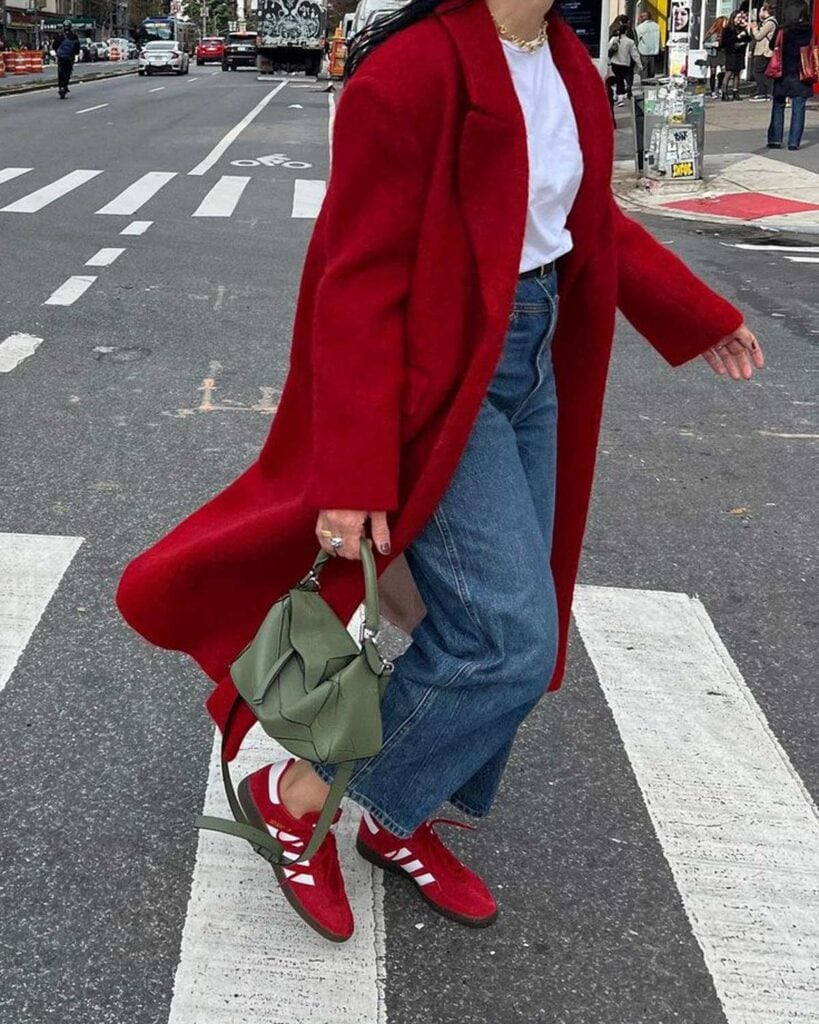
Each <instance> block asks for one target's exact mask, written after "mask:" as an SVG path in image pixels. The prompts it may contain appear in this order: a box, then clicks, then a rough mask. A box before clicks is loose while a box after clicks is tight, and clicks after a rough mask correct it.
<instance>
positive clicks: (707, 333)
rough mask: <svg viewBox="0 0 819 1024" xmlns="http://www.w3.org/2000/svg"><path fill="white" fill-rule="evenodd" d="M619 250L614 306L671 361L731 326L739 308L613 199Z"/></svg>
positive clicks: (677, 361) (699, 349)
mask: <svg viewBox="0 0 819 1024" xmlns="http://www.w3.org/2000/svg"><path fill="white" fill-rule="evenodd" d="M612 206H613V211H614V212H613V216H614V223H615V226H616V239H617V251H618V271H617V305H618V306H619V308H620V310H621V312H622V313H623V315H624V316H625V317H626V319H627V320H628V321H629V323H630V324H631V325H632V326H633V327H634V328H635V330H637V331H639V332H640V334H642V335H643V337H644V338H646V339H647V340H648V341H649V342H650V343H651V345H653V346H654V348H655V349H656V350H657V351H658V352H659V353H660V355H661V356H662V357H663V358H664V359H665V360H667V361H668V362H669V363H670V364H671V365H672V366H679V365H680V364H681V363H685V362H687V361H688V360H689V359H693V358H694V357H695V356H698V355H701V354H702V353H703V352H705V350H706V349H708V348H710V347H711V346H712V345H714V344H716V343H717V342H718V341H721V340H722V339H723V338H724V337H726V336H727V335H729V334H731V333H732V331H735V330H736V329H737V327H739V326H740V324H741V323H742V322H743V320H744V317H743V315H742V313H740V311H739V310H738V309H736V308H735V307H734V306H732V305H731V303H730V302H728V301H727V300H726V299H723V298H722V296H720V295H717V293H716V292H714V291H712V290H711V289H710V288H709V287H708V286H707V285H706V284H705V283H704V282H702V281H701V280H700V279H699V278H698V277H697V276H696V274H694V273H693V272H692V271H691V270H689V269H688V267H687V266H686V265H685V264H684V263H683V262H682V260H681V259H679V258H678V257H677V256H675V255H674V253H672V252H671V251H670V250H669V249H668V248H667V247H666V246H664V245H662V244H661V243H660V242H658V241H657V240H656V238H653V237H652V236H651V235H650V234H649V233H648V231H646V230H645V228H643V227H642V226H641V225H640V224H638V223H637V222H636V221H634V220H632V219H631V218H630V217H627V216H626V215H625V214H624V213H623V212H622V210H620V208H619V207H618V206H617V204H616V203H615V202H614V201H613V200H612Z"/></svg>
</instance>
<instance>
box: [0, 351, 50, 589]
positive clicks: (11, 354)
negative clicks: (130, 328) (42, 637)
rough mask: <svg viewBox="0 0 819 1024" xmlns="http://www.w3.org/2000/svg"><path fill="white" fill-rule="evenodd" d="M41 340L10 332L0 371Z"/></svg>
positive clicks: (19, 360) (5, 370) (0, 354)
mask: <svg viewBox="0 0 819 1024" xmlns="http://www.w3.org/2000/svg"><path fill="white" fill-rule="evenodd" d="M42 341H43V339H42V338H38V337H36V336H35V335H34V334H10V335H9V336H8V337H7V338H6V340H5V341H3V342H0V373H11V371H12V370H13V369H14V367H15V366H19V365H20V363H22V361H23V360H24V359H28V357H29V356H33V355H34V353H35V352H36V351H37V349H38V347H39V346H40V345H41V344H42ZM0 578H2V577H0Z"/></svg>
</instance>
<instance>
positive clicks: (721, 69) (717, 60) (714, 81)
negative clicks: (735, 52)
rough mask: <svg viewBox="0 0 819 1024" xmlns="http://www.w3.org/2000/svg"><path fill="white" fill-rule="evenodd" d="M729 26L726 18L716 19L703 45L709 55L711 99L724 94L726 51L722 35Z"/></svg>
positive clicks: (706, 34)
mask: <svg viewBox="0 0 819 1024" xmlns="http://www.w3.org/2000/svg"><path fill="white" fill-rule="evenodd" d="M727 24H728V19H727V18H726V17H719V18H715V19H714V21H713V22H712V23H711V26H710V27H709V29H708V31H707V32H706V33H705V38H704V39H703V42H702V45H703V48H704V49H705V51H706V54H707V60H708V74H709V82H708V85H709V88H710V90H711V98H712V99H718V98H719V96H720V95H721V93H722V83H723V81H724V79H725V50H724V49H723V46H722V33H723V30H724V29H725V26H726V25H727Z"/></svg>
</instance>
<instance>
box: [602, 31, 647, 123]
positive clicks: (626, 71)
mask: <svg viewBox="0 0 819 1024" xmlns="http://www.w3.org/2000/svg"><path fill="white" fill-rule="evenodd" d="M630 32H631V28H630V26H629V23H628V20H627V19H626V18H625V16H623V18H622V19H619V18H618V20H617V21H616V22H615V23H614V29H613V35H612V37H611V39H609V51H608V52H609V63H610V64H611V70H612V74H613V75H614V78H615V82H616V92H617V106H618V107H622V105H623V103H624V102H625V100H624V99H623V97H624V96H627V97H628V98H629V99H631V89H632V86H633V85H634V69H635V67H636V68H637V69H638V70H639V71H640V73H641V74H642V71H643V62H642V60H641V58H640V51H639V50H638V49H637V43H636V42H635V41H634V39H633V38H632V37H631V34H630Z"/></svg>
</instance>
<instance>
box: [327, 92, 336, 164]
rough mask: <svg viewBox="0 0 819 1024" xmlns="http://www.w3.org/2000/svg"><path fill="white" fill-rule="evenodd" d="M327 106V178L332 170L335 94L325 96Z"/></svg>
mask: <svg viewBox="0 0 819 1024" xmlns="http://www.w3.org/2000/svg"><path fill="white" fill-rule="evenodd" d="M327 106H328V111H329V113H328V120H327V142H328V146H329V154H330V164H329V167H328V168H327V177H328V178H329V176H330V173H331V172H332V170H333V128H334V127H335V123H336V96H335V93H332V92H331V93H328V95H327Z"/></svg>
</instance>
